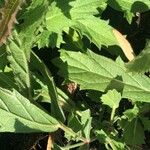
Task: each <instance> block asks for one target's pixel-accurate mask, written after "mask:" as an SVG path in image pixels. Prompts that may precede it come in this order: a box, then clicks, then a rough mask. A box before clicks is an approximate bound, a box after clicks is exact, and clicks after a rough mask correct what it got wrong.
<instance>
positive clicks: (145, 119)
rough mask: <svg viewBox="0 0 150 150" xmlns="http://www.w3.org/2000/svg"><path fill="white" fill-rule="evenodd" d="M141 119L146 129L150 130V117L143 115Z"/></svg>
mask: <svg viewBox="0 0 150 150" xmlns="http://www.w3.org/2000/svg"><path fill="white" fill-rule="evenodd" d="M140 119H141V120H142V123H143V125H144V130H147V131H150V119H149V118H148V117H141V118H140Z"/></svg>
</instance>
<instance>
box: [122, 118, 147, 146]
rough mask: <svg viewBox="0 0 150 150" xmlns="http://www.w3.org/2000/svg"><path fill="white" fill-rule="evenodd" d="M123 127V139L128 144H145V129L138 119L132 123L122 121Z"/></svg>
mask: <svg viewBox="0 0 150 150" xmlns="http://www.w3.org/2000/svg"><path fill="white" fill-rule="evenodd" d="M121 127H122V128H123V137H124V140H125V142H126V143H127V144H129V145H141V144H144V143H145V142H144V139H145V136H144V129H143V127H142V125H141V123H140V122H139V121H138V119H137V118H135V119H133V120H132V121H131V122H130V121H127V120H122V121H121Z"/></svg>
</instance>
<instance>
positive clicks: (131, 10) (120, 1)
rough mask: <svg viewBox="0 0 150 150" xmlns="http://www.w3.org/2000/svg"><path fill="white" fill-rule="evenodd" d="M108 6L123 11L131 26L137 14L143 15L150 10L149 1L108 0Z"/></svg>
mask: <svg viewBox="0 0 150 150" xmlns="http://www.w3.org/2000/svg"><path fill="white" fill-rule="evenodd" d="M108 5H109V6H111V7H112V8H114V9H116V10H118V11H123V12H124V16H125V17H126V19H127V20H128V22H129V23H130V24H131V22H132V18H133V17H134V14H135V13H136V12H138V13H142V12H145V11H148V10H149V9H150V1H149V0H144V1H143V0H108Z"/></svg>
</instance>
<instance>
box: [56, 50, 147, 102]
mask: <svg viewBox="0 0 150 150" xmlns="http://www.w3.org/2000/svg"><path fill="white" fill-rule="evenodd" d="M89 53H90V55H86V54H83V53H81V52H71V51H65V50H61V56H60V58H61V60H58V61H55V64H56V65H57V66H58V67H59V68H60V71H59V73H60V75H61V76H63V77H65V78H66V79H69V80H70V81H73V82H76V83H78V84H79V85H80V88H81V89H93V90H98V91H102V92H104V91H105V90H107V89H115V88H116V89H117V91H121V92H122V98H129V99H131V100H133V101H141V102H150V100H149V97H150V79H149V78H148V77H146V76H145V75H133V74H131V73H128V72H127V71H126V69H125V67H124V64H123V62H122V63H118V62H114V61H113V60H111V59H109V58H106V57H103V56H100V55H97V54H95V53H93V52H90V51H89Z"/></svg>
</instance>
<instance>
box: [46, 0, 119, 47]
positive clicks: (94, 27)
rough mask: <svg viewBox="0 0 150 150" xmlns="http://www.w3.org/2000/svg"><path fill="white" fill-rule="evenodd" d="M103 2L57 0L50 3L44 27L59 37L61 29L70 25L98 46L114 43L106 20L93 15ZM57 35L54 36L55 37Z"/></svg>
mask: <svg viewBox="0 0 150 150" xmlns="http://www.w3.org/2000/svg"><path fill="white" fill-rule="evenodd" d="M104 2H105V1H100V0H94V1H93V0H90V1H88V2H87V1H82V2H81V1H80V0H77V1H73V2H70V3H68V1H66V2H63V3H62V2H61V1H59V0H58V1H56V2H54V3H52V4H51V7H50V8H49V11H48V13H47V14H46V27H47V29H48V30H49V31H50V32H54V33H57V36H58V37H59V38H60V37H61V34H62V31H65V29H66V28H68V27H72V28H74V29H76V30H78V31H79V32H80V34H81V35H86V36H87V37H88V38H89V39H90V40H91V42H93V43H94V44H96V45H97V46H98V47H99V46H101V45H106V46H107V45H115V44H117V42H116V39H115V37H114V35H113V33H112V28H111V27H110V26H109V25H108V23H107V22H105V21H103V20H100V19H98V18H96V17H94V16H93V15H95V14H97V13H98V11H97V9H96V8H98V7H100V6H101V5H103V4H104ZM85 8H86V9H85ZM60 22H61V23H60ZM104 34H105V35H104ZM57 36H55V37H54V38H57ZM61 42H63V41H61Z"/></svg>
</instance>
